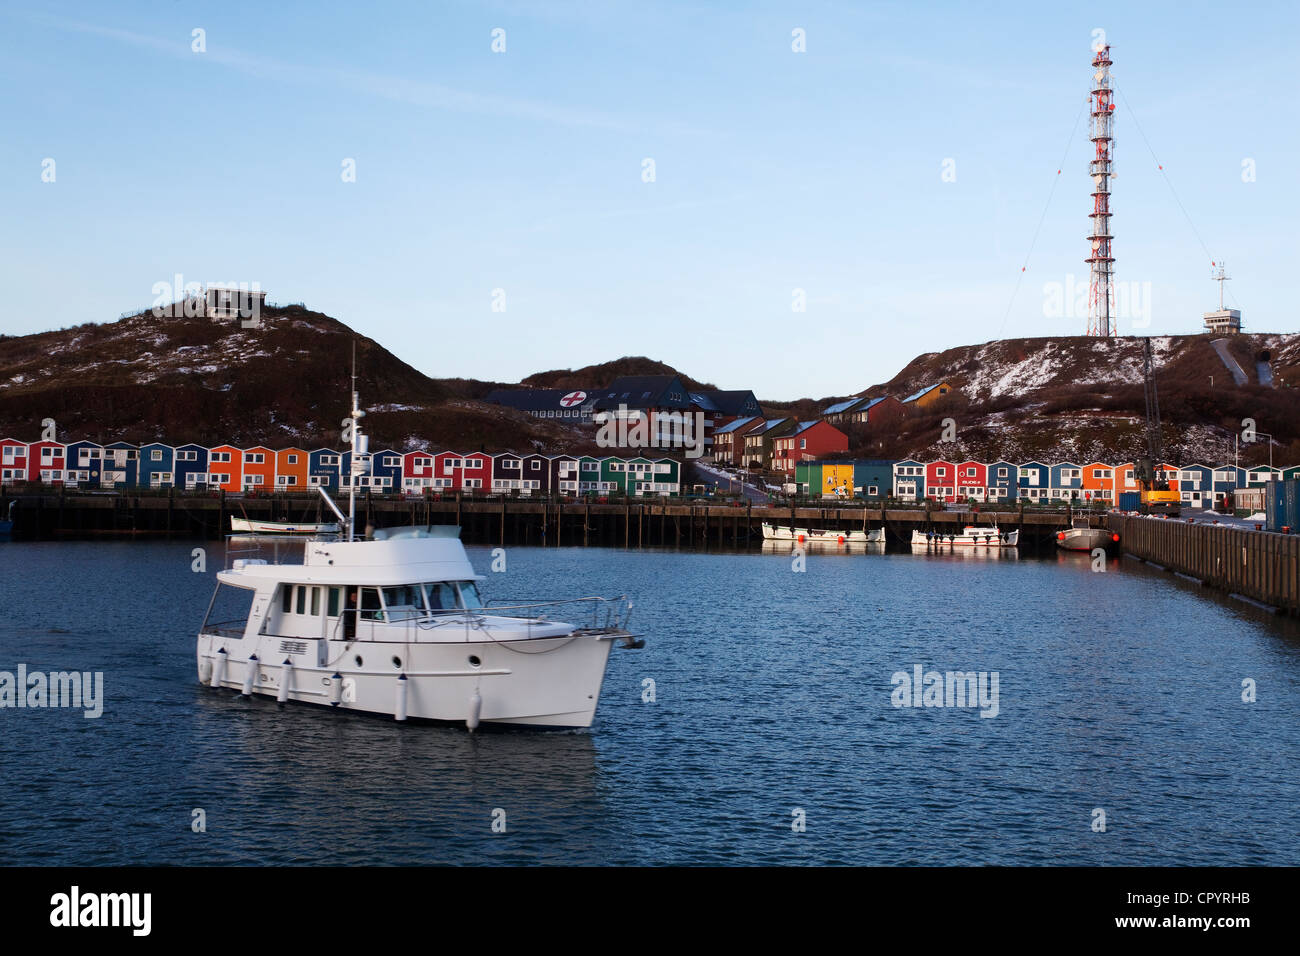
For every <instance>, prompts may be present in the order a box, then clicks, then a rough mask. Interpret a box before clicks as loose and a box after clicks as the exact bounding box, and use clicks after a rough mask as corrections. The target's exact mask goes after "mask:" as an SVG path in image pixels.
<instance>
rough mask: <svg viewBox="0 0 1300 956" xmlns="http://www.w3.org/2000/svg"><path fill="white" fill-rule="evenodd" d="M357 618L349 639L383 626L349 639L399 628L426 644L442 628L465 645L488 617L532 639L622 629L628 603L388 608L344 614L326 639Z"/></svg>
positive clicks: (595, 600) (597, 600)
mask: <svg viewBox="0 0 1300 956" xmlns="http://www.w3.org/2000/svg"><path fill="white" fill-rule="evenodd" d="M566 607H567V608H571V609H575V608H576V610H573V611H565V612H560V611H557V610H556V609H557V608H566ZM348 614H354V615H357V620H356V625H357V626H356V629H355V630H354V634H355V633H357V632H358V631H360V630H361V628H362V625H364V624H368V623H369V624H380V625H382V626H383V627H384V633H383V635H382V636H381V635H379V634H375V635H374V636H373V637H355V638H352V639H354V640H360V641H367V640H391V639H392V637H394V636H395V635H394V634H393V630H394V629H398V628H400V629H401V631H402V632H403V635H404V636H403V639H404V640H405V641H406V642H407V643H412V642H419V641H421V640H422V639H427V637H424V635H430V633H431V632H432V631H435V630H439V631H441V630H443V629H446V628H455V629H460V630H461V631H463V635H462V636H463V639H464V640H465V641H467V642H472V641H475V640H481V639H482V638H481V637H475V634H476V632H480V631H482V629H483V627H484V625H485V623H486V619H487V618H489V617H505V618H512V619H515V620H517V621H518V625H519V626H520V627H521V628H522V629H523V630H524V631H525V636H526V637H528V638H531V637H533V636H535V635H534V633H533V632H534V631H535V630H537V631H540V630H543V629H547V628H550V627H553V626H554V625H555V624H559V623H563V624H575V625H577V626H578V627H579V628H580V629H582V630H586V631H613V630H627V626H628V622H629V621H630V619H631V616H632V602H631V601H630V600H628V598H627V596H626V595H620V596H619V597H616V598H604V597H585V598H570V599H568V600H561V601H527V602H522V603H512V604H506V603H496V602H495V601H489V602H488V603H487V604H485V605H484V606H483V607H477V608H448V609H445V610H424V609H422V608H391V609H384V610H382V611H381V610H377V609H376V610H371V611H365V610H363V611H356V610H349V611H345V612H344V613H343V614H341V615H339V617H338V618H337V619H336V620H335V621H334V624H333V625H332V627H331V628H330V635H329V638H330V639H331V640H338V639H340V638H341V637H342V635H343V627H344V621H345V619H346V615H348ZM366 614H373V615H375V616H374V617H369V618H368V617H365V616H364V615H366Z"/></svg>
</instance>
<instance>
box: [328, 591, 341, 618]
mask: <svg viewBox="0 0 1300 956" xmlns="http://www.w3.org/2000/svg"><path fill="white" fill-rule="evenodd" d="M326 613H327V614H328V615H329V616H330V617H338V616H339V589H338V588H330V597H329V610H328V611H327V612H326Z"/></svg>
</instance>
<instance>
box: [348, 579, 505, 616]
mask: <svg viewBox="0 0 1300 956" xmlns="http://www.w3.org/2000/svg"><path fill="white" fill-rule="evenodd" d="M366 590H368V589H364V588H363V589H362V592H363V614H362V617H366V616H367V615H366V614H365V613H364V611H365V610H366V606H365V603H364V592H365V591H366ZM381 590H382V592H383V598H384V611H386V612H387V614H388V619H389V620H402V619H404V618H412V617H424V616H425V614H447V613H452V612H455V611H465V610H468V611H477V610H480V609H481V608H482V607H483V600H482V598H481V597H480V596H479V593H478V587H477V585H475V583H474V582H473V581H433V582H428V583H424V584H401V585H397V586H396V587H386V588H382V589H381ZM381 613H382V612H381ZM381 619H382V618H381Z"/></svg>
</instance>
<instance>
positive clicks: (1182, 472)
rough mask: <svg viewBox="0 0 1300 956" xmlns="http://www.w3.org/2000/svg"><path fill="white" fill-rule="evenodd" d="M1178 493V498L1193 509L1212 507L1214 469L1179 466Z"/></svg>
mask: <svg viewBox="0 0 1300 956" xmlns="http://www.w3.org/2000/svg"><path fill="white" fill-rule="evenodd" d="M1178 492H1179V497H1181V498H1182V499H1183V501H1185V502H1187V503H1188V504H1189V505H1191V506H1192V507H1193V508H1210V507H1213V504H1214V501H1215V498H1214V469H1213V468H1207V467H1206V466H1205V465H1180V466H1179V467H1178Z"/></svg>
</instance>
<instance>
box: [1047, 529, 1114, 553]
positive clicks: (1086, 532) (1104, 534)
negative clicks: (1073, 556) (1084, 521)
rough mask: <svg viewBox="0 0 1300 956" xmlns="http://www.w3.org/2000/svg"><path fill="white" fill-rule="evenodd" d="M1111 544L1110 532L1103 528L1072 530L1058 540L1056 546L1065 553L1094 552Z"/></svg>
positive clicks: (1063, 532)
mask: <svg viewBox="0 0 1300 956" xmlns="http://www.w3.org/2000/svg"><path fill="white" fill-rule="evenodd" d="M1109 544H1110V532H1108V531H1106V530H1105V529H1103V528H1070V529H1069V530H1068V531H1062V532H1060V534H1058V535H1057V538H1056V546H1057V547H1058V548H1061V549H1063V550H1065V551H1092V550H1093V549H1094V548H1105V547H1106V546H1108V545H1109Z"/></svg>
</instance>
